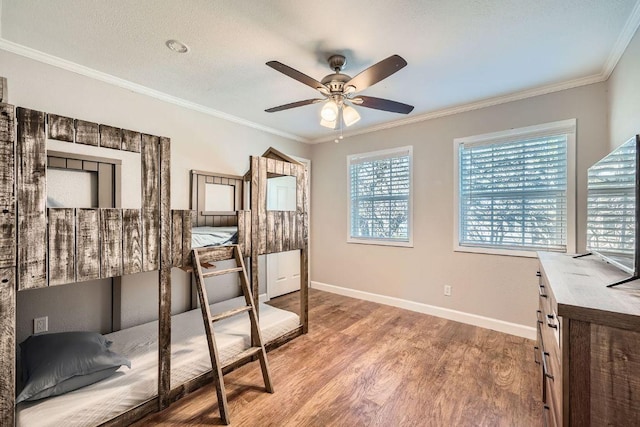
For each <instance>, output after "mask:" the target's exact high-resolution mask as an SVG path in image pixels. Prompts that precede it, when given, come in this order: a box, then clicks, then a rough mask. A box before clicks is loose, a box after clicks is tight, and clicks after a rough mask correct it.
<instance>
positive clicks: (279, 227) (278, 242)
mask: <svg viewBox="0 0 640 427" xmlns="http://www.w3.org/2000/svg"><path fill="white" fill-rule="evenodd" d="M283 213H284V212H283V211H275V212H274V214H275V215H274V220H275V221H274V225H275V230H274V245H273V251H274V252H282V238H283V225H284V224H283V217H284V215H283Z"/></svg>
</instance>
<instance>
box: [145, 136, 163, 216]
mask: <svg viewBox="0 0 640 427" xmlns="http://www.w3.org/2000/svg"><path fill="white" fill-rule="evenodd" d="M159 144H160V138H159V137H157V136H151V135H142V154H141V161H142V209H143V210H147V209H155V210H158V209H160V178H159V177H160V155H159V150H160V147H159Z"/></svg>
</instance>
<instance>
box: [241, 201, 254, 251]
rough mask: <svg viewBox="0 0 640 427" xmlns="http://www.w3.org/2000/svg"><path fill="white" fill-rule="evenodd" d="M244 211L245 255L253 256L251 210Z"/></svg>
mask: <svg viewBox="0 0 640 427" xmlns="http://www.w3.org/2000/svg"><path fill="white" fill-rule="evenodd" d="M243 213H244V237H243V245H242V246H243V253H242V254H243V255H244V256H245V257H249V256H251V228H252V223H251V211H243Z"/></svg>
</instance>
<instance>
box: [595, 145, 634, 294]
mask: <svg viewBox="0 0 640 427" xmlns="http://www.w3.org/2000/svg"><path fill="white" fill-rule="evenodd" d="M639 167H640V135H636V136H635V137H633V138H631V139H629V140H628V141H627V142H625V143H624V144H622V145H620V146H619V147H618V148H616V149H615V150H613V151H612V152H611V153H609V154H608V155H607V156H606V157H604V158H603V159H601V160H600V161H598V162H597V163H595V164H594V165H593V166H591V167H590V168H589V171H588V173H587V177H588V178H587V250H588V251H589V252H590V253H593V254H596V255H598V256H600V257H601V258H602V259H604V260H605V261H607V262H608V263H610V264H612V265H615V266H616V267H618V268H620V269H621V270H623V271H625V272H627V273H629V274H630V275H631V276H630V277H629V278H627V279H624V280H622V281H619V282H616V283H612V284H610V285H608V286H615V285H619V284H621V283H625V282H629V281H631V280H635V279H638V278H639V277H640V274H639V270H640V262H639V257H640V247H639V245H640V239H638V231H639V230H640V227H639V218H640V209H639V203H640V193H639V192H640V185H639V179H640V173H639Z"/></svg>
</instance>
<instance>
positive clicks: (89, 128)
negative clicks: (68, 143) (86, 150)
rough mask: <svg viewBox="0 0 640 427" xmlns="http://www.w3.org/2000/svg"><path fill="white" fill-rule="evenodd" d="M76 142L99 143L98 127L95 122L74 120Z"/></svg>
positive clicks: (95, 144) (96, 144)
mask: <svg viewBox="0 0 640 427" xmlns="http://www.w3.org/2000/svg"><path fill="white" fill-rule="evenodd" d="M76 143H78V144H85V145H93V146H95V147H97V146H99V145H100V128H99V126H98V124H97V123H93V122H87V121H84V120H76Z"/></svg>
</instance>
